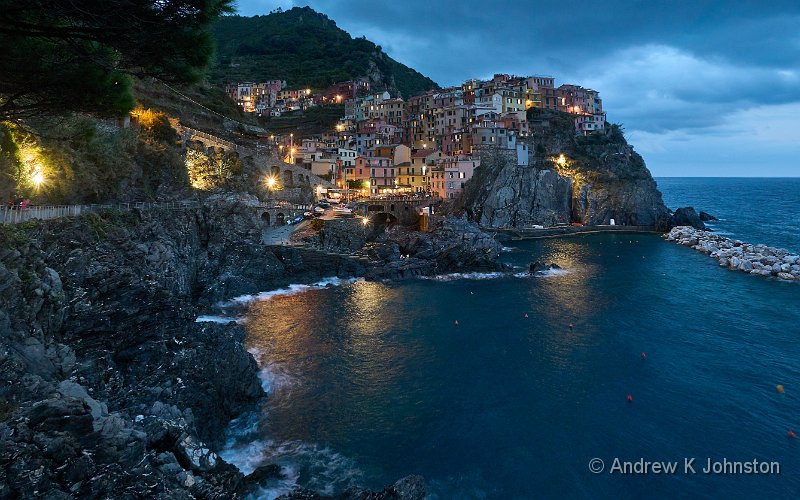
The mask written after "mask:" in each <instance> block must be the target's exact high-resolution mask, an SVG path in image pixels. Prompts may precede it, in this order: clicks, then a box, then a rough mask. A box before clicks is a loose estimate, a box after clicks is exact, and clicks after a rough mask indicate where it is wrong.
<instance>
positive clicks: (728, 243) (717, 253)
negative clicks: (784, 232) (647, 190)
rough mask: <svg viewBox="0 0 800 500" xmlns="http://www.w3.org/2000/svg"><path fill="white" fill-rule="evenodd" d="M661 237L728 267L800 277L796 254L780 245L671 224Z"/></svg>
mask: <svg viewBox="0 0 800 500" xmlns="http://www.w3.org/2000/svg"><path fill="white" fill-rule="evenodd" d="M664 238H665V239H666V240H667V241H674V242H676V243H678V244H679V245H684V246H688V247H692V248H694V249H695V250H697V251H698V252H701V253H704V254H708V255H710V256H712V257H714V258H715V259H717V260H718V261H719V265H720V266H722V267H727V268H728V269H731V270H736V271H743V272H746V273H750V274H756V275H761V276H775V277H777V278H779V279H782V280H786V281H794V280H800V256H799V255H796V254H793V253H791V252H789V251H788V250H784V249H782V248H774V247H769V246H766V245H760V244H759V245H752V244H750V243H745V242H743V241H739V240H732V239H730V238H725V237H724V236H719V235H716V234H714V233H712V232H709V231H703V230H700V229H695V228H693V227H689V226H679V227H675V228H673V229H672V230H671V231H670V232H669V233H667V234H666V235H664Z"/></svg>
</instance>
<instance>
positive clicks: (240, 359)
mask: <svg viewBox="0 0 800 500" xmlns="http://www.w3.org/2000/svg"><path fill="white" fill-rule="evenodd" d="M262 225H263V223H262V222H261V220H260V214H259V213H258V211H256V210H255V209H249V208H248V207H245V206H240V205H230V204H218V205H214V206H205V207H203V208H200V209H192V210H186V211H175V212H168V211H166V212H159V211H148V212H143V213H117V212H109V213H106V214H102V215H89V216H84V217H80V218H75V219H65V220H57V221H46V222H41V223H32V224H26V225H23V226H2V227H0V380H2V384H0V498H20V497H28V496H30V492H32V491H38V492H39V493H40V494H41V495H42V496H45V497H48V498H68V497H70V496H77V497H91V498H96V497H97V498H99V497H109V496H120V495H122V496H130V497H142V498H146V497H161V498H209V497H218V498H233V497H235V495H236V494H237V492H243V491H246V490H247V489H248V487H249V485H250V482H248V481H249V480H248V479H247V478H245V477H243V476H242V474H241V473H239V471H237V470H236V469H235V468H234V467H232V466H230V465H228V464H226V463H225V462H223V461H222V460H221V459H219V457H217V456H216V455H215V453H214V451H213V450H214V449H216V446H217V445H218V444H219V440H220V439H221V438H222V431H223V429H224V428H225V426H226V425H227V424H228V422H229V421H230V420H231V419H232V418H234V417H236V416H238V415H239V414H241V413H242V412H243V411H245V410H247V409H250V408H253V405H254V404H255V403H256V402H257V401H258V400H259V399H260V398H261V397H262V396H263V392H262V389H261V386H260V382H259V379H258V367H257V366H256V363H255V361H254V360H253V358H252V356H250V354H249V353H247V351H246V350H245V348H244V337H245V333H244V330H243V329H242V328H241V327H240V326H238V325H236V324H227V325H220V324H213V323H195V321H194V320H195V318H196V317H197V315H198V312H199V311H200V307H201V306H202V305H203V304H206V305H210V304H216V303H217V302H219V301H220V300H223V299H226V298H230V297H232V296H236V295H239V294H247V293H255V292H258V291H263V290H265V289H271V288H274V287H278V286H282V285H285V284H287V283H288V282H290V281H294V280H313V279H318V278H320V277H322V276H329V275H331V274H338V273H341V274H344V275H352V273H354V272H357V271H360V268H358V266H354V265H353V264H350V263H348V262H346V261H344V260H343V259H336V258H330V257H328V258H327V259H324V262H323V261H315V260H313V259H310V258H306V257H305V256H304V255H302V254H300V253H298V252H294V251H293V250H292V249H288V248H287V249H282V248H270V247H266V246H264V245H263V244H261V229H262V227H261V226H262ZM33 471H35V472H36V473H35V474H34V473H32V472H33ZM262 477H263V474H262ZM122 492H125V493H122Z"/></svg>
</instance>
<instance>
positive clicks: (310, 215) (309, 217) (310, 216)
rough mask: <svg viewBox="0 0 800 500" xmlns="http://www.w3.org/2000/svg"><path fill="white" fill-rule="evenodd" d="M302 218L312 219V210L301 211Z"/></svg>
mask: <svg viewBox="0 0 800 500" xmlns="http://www.w3.org/2000/svg"><path fill="white" fill-rule="evenodd" d="M303 218H304V219H313V218H314V212H303Z"/></svg>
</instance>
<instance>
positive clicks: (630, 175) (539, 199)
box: [464, 109, 670, 228]
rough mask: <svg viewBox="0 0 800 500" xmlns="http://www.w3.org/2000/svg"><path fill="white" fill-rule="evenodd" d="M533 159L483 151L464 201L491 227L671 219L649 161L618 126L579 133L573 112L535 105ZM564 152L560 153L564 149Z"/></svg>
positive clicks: (664, 222)
mask: <svg viewBox="0 0 800 500" xmlns="http://www.w3.org/2000/svg"><path fill="white" fill-rule="evenodd" d="M528 119H529V125H530V127H531V136H530V138H529V139H528V146H529V151H530V154H529V163H530V164H529V166H525V167H520V166H517V163H518V162H517V161H516V157H515V156H512V155H510V154H506V153H503V152H501V151H500V150H491V149H490V150H486V151H485V152H484V153H483V154H482V157H481V166H480V168H478V169H476V171H475V175H474V176H473V178H472V179H471V180H470V181H469V182H467V184H466V187H465V195H464V208H465V209H466V210H467V212H468V213H469V214H470V215H471V216H472V218H473V219H474V220H476V221H477V222H479V223H480V224H481V225H484V226H490V227H526V226H528V227H530V226H532V225H536V224H539V225H543V226H549V225H553V224H557V223H567V222H580V223H583V224H587V225H596V224H608V223H609V220H610V219H615V221H616V223H617V224H622V225H635V226H652V227H656V228H666V227H668V226H669V215H670V214H669V210H668V209H667V208H666V207H665V206H664V203H663V200H662V198H661V193H660V192H659V191H658V189H657V187H656V183H655V181H654V180H653V178H652V176H651V175H650V172H649V171H648V169H647V167H646V166H645V163H644V160H643V159H642V157H641V156H639V154H638V153H636V152H635V151H634V150H633V147H631V146H630V145H629V144H628V143H627V141H625V138H624V137H623V135H622V132H621V131H620V129H619V127H617V126H614V125H612V126H610V127H609V129H608V130H607V131H606V133H601V134H597V135H592V136H589V137H576V135H575V128H574V124H573V117H572V116H571V115H567V114H566V113H559V112H554V111H547V110H537V109H532V110H530V111H529V115H528ZM562 155H563V156H562Z"/></svg>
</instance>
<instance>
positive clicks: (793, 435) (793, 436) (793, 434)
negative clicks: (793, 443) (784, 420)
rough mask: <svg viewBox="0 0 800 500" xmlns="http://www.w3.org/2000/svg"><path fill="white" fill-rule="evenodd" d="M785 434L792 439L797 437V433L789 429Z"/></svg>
mask: <svg viewBox="0 0 800 500" xmlns="http://www.w3.org/2000/svg"><path fill="white" fill-rule="evenodd" d="M786 434H787V435H788V436H789V437H790V438H792V439H797V434H795V433H794V431H789V432H787V433H786Z"/></svg>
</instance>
